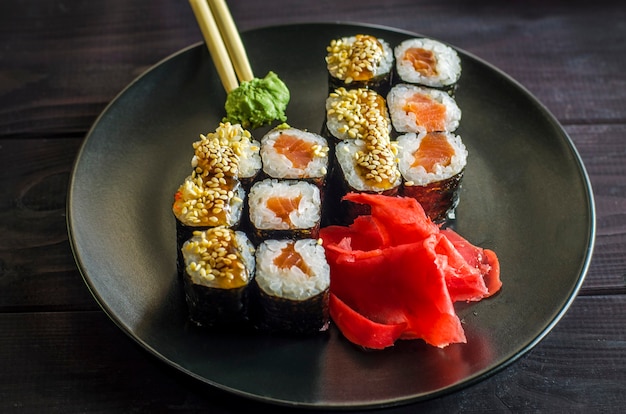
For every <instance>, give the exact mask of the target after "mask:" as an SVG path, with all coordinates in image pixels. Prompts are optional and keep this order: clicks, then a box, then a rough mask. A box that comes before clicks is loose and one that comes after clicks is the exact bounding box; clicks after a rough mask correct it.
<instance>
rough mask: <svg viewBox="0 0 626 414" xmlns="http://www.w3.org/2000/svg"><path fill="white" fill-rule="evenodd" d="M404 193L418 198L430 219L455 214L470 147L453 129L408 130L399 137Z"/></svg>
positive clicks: (439, 220)
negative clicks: (418, 132)
mask: <svg viewBox="0 0 626 414" xmlns="http://www.w3.org/2000/svg"><path fill="white" fill-rule="evenodd" d="M398 159H399V161H398V166H399V169H400V172H401V173H402V178H403V185H402V190H401V193H402V195H404V196H407V197H412V198H415V199H416V200H417V201H418V202H419V203H420V204H421V205H422V207H423V208H424V212H425V213H426V215H428V217H430V219H431V220H433V221H435V222H442V221H445V220H446V219H452V218H454V209H455V208H456V205H457V204H458V202H459V191H460V188H461V180H462V178H463V172H464V170H465V165H466V164H467V150H466V148H465V145H464V144H463V142H462V141H461V137H460V136H458V135H454V134H452V133H450V132H430V133H422V134H419V135H418V134H414V133H409V134H406V135H402V136H400V137H398Z"/></svg>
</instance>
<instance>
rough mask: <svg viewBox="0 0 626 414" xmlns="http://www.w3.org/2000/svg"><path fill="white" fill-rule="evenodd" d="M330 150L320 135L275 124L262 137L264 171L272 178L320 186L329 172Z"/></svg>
mask: <svg viewBox="0 0 626 414" xmlns="http://www.w3.org/2000/svg"><path fill="white" fill-rule="evenodd" d="M328 150H329V148H328V144H327V142H326V139H324V138H323V137H321V136H320V135H317V134H314V133H312V132H307V131H302V130H299V129H296V128H290V127H279V128H275V129H273V130H271V131H270V132H268V133H267V134H266V135H265V136H264V137H263V138H262V139H261V159H262V161H263V172H264V173H265V174H266V175H267V176H269V177H270V178H276V179H285V178H286V179H301V180H307V181H311V182H313V183H315V184H317V185H318V186H320V188H321V187H322V186H323V184H324V181H325V179H326V174H327V173H328Z"/></svg>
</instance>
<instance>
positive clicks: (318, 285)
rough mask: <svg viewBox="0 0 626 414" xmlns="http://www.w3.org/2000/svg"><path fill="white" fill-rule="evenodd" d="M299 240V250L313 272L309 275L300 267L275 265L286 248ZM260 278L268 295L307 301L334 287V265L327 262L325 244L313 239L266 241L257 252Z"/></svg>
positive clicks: (258, 280)
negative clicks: (331, 279) (331, 266)
mask: <svg viewBox="0 0 626 414" xmlns="http://www.w3.org/2000/svg"><path fill="white" fill-rule="evenodd" d="M290 243H295V245H294V249H295V251H296V252H298V253H299V254H300V255H301V256H302V258H303V260H304V261H305V263H306V265H307V266H308V267H309V268H310V269H311V271H312V274H311V275H307V274H305V273H304V272H303V271H302V270H301V269H300V268H299V267H297V266H293V267H291V268H289V269H283V268H280V267H278V266H277V265H276V264H274V259H275V258H276V257H278V256H280V255H281V252H282V249H284V248H285V247H287V245H288V244H290ZM256 266H257V268H256V281H257V283H258V285H259V287H260V288H261V289H262V290H263V291H264V292H265V293H267V294H268V295H271V296H277V297H281V298H285V299H290V300H305V299H309V298H311V297H313V296H315V295H318V294H319V293H322V292H323V291H325V290H326V289H328V287H329V286H330V266H329V265H328V262H327V261H326V254H325V252H324V247H322V246H321V245H320V244H318V243H317V241H316V240H313V239H302V240H297V241H293V240H266V241H264V242H263V243H261V244H260V245H259V247H258V249H257V251H256Z"/></svg>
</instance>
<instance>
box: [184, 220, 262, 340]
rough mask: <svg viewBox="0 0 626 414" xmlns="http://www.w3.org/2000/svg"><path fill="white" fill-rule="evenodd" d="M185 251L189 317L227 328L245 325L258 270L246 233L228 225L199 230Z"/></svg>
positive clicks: (189, 241)
mask: <svg viewBox="0 0 626 414" xmlns="http://www.w3.org/2000/svg"><path fill="white" fill-rule="evenodd" d="M181 251H182V254H183V259H184V265H185V272H184V278H183V286H184V291H185V299H186V302H187V308H188V311H189V319H190V320H191V321H192V322H194V323H196V324H197V325H200V326H204V327H211V328H220V329H226V330H231V329H239V328H241V327H243V326H245V325H246V324H247V321H248V315H247V311H248V302H249V287H250V282H251V281H252V279H253V278H254V271H255V259H254V246H253V245H252V243H251V242H250V240H248V237H247V236H246V234H245V233H243V232H241V231H234V230H232V229H229V228H227V227H213V228H210V229H208V230H206V231H196V232H194V233H193V236H192V237H191V238H190V239H189V240H187V241H186V242H185V243H184V244H183V247H182V248H181Z"/></svg>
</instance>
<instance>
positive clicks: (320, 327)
mask: <svg viewBox="0 0 626 414" xmlns="http://www.w3.org/2000/svg"><path fill="white" fill-rule="evenodd" d="M255 286H256V287H257V289H256V297H255V301H254V305H255V308H254V325H255V327H257V328H258V329H261V330H264V331H269V332H275V333H286V334H315V333H319V332H323V331H326V330H327V329H328V326H329V321H330V317H329V312H328V300H329V288H330V266H329V265H328V262H327V261H326V255H325V252H324V247H322V245H321V243H318V241H317V240H313V239H301V240H266V241H264V242H263V243H261V245H260V246H259V247H258V248H257V251H256V276H255Z"/></svg>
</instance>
